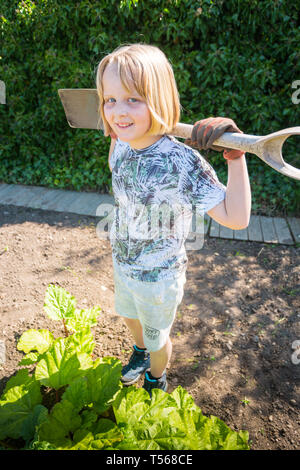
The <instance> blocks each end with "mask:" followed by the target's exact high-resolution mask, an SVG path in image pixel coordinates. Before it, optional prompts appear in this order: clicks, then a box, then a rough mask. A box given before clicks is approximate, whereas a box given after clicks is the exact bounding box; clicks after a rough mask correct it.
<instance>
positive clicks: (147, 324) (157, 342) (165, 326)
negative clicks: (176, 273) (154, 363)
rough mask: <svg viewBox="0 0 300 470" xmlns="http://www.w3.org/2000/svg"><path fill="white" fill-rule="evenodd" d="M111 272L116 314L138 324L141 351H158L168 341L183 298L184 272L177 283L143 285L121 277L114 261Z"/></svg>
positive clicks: (165, 282) (171, 281)
mask: <svg viewBox="0 0 300 470" xmlns="http://www.w3.org/2000/svg"><path fill="white" fill-rule="evenodd" d="M113 268H114V270H113V274H114V283H115V311H116V313H117V314H118V315H120V316H122V317H127V318H133V319H138V320H140V322H141V324H142V327H143V338H144V344H145V347H146V348H147V350H148V351H159V350H160V349H161V348H162V347H163V346H164V345H165V343H166V341H167V339H168V336H169V333H170V330H171V327H172V324H173V322H174V320H175V315H176V311H177V307H178V306H179V305H180V303H181V301H182V298H183V294H184V285H185V283H186V275H185V272H183V273H182V274H181V276H180V277H178V278H177V279H170V280H163V281H158V282H144V281H138V280H135V279H132V278H131V277H129V276H126V275H124V274H123V272H122V271H121V270H120V267H119V265H118V264H117V263H116V262H115V260H114V259H113Z"/></svg>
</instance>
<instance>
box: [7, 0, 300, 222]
mask: <svg viewBox="0 0 300 470" xmlns="http://www.w3.org/2000/svg"><path fill="white" fill-rule="evenodd" d="M299 6H300V3H299V0H298V1H297V2H289V1H288V0H277V1H274V0H264V1H262V0H260V1H259V0H227V1H225V0H215V1H213V0H200V1H196V0H157V1H156V0H144V1H141V0H131V1H130V0H123V1H117V0H100V1H95V0H83V1H75V0H74V1H72V2H70V1H69V0H67V1H66V0H38V1H35V2H34V1H31V0H24V1H21V2H18V1H13V0H2V2H1V10H0V26H1V28H0V34H1V44H2V46H1V50H0V56H1V57H0V79H1V80H3V81H4V82H5V83H6V87H7V92H6V96H7V105H6V106H4V105H1V106H0V136H1V144H0V181H2V182H6V183H23V184H35V185H44V186H48V187H56V188H68V189H75V190H93V191H99V192H105V191H110V190H111V174H110V171H109V168H108V165H107V154H108V148H109V141H108V139H106V138H104V137H103V136H102V135H101V134H100V133H98V132H96V131H89V130H80V129H78V130H75V129H71V128H69V127H68V125H67V122H66V119H65V115H64V111H63V108H62V105H61V103H60V100H59V97H58V94H57V90H58V89H59V88H85V87H87V88H95V72H96V67H97V64H98V62H99V61H100V60H101V58H102V57H103V56H104V55H105V54H107V53H108V52H110V51H111V50H113V49H114V48H115V47H117V46H118V45H119V44H121V43H125V42H145V43H151V44H155V45H157V46H159V47H161V48H162V50H163V51H164V52H165V53H166V55H167V56H168V57H169V59H170V61H171V63H172V65H173V67H174V72H175V76H176V80H177V83H178V88H179V92H180V97H181V104H182V106H183V112H182V117H181V121H182V122H189V123H192V122H194V121H195V120H198V119H202V118H204V117H208V116H222V115H223V116H227V117H230V118H232V119H234V120H235V121H236V122H237V124H238V126H239V127H240V128H241V129H242V130H243V131H244V132H245V133H248V134H256V135H265V134H268V133H270V132H274V131H277V130H280V129H283V128H286V127H291V126H296V125H297V124H298V125H300V119H299V111H300V104H298V105H297V104H293V102H292V94H293V92H294V91H295V90H294V89H292V83H293V82H294V81H296V80H300V66H299V62H300V61H299V59H300V53H299V44H300V27H299V26H300V20H299ZM204 155H205V156H206V157H207V158H208V159H209V160H210V161H211V163H212V164H213V166H214V167H215V169H216V171H217V173H218V175H219V177H220V179H221V180H222V181H223V182H224V183H225V184H226V180H227V178H226V165H224V162H223V160H222V157H221V154H220V153H216V152H210V153H204ZM284 155H285V158H286V160H287V161H288V162H289V163H291V164H293V165H296V166H300V165H299V160H300V158H299V155H300V145H299V140H297V138H292V139H290V140H289V142H288V143H287V144H285V154H284ZM248 166H249V174H250V179H251V186H252V194H253V206H252V207H253V213H255V212H256V213H261V214H268V215H272V214H279V213H280V214H282V215H286V214H295V215H297V214H298V215H299V212H300V188H299V186H300V185H299V181H296V180H292V179H290V178H287V177H285V176H283V175H281V174H279V173H277V172H275V171H274V170H272V169H270V168H269V167H268V166H267V165H265V164H264V163H262V162H261V161H260V160H259V159H258V158H257V157H255V156H253V155H250V154H248Z"/></svg>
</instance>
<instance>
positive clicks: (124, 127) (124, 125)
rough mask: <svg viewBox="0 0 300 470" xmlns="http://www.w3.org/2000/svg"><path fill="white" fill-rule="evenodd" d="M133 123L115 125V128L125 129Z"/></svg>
mask: <svg viewBox="0 0 300 470" xmlns="http://www.w3.org/2000/svg"><path fill="white" fill-rule="evenodd" d="M132 125H133V123H132V122H131V123H128V124H125V123H124V124H122V123H116V126H117V127H119V129H127V128H128V127H130V126H132Z"/></svg>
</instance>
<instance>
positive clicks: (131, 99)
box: [128, 98, 138, 103]
mask: <svg viewBox="0 0 300 470" xmlns="http://www.w3.org/2000/svg"><path fill="white" fill-rule="evenodd" d="M128 101H129V102H131V103H136V102H137V101H138V100H137V99H136V98H128Z"/></svg>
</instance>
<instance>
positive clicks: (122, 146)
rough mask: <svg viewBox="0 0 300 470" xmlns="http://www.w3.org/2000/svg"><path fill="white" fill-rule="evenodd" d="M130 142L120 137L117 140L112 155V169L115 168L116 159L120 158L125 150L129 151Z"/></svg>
mask: <svg viewBox="0 0 300 470" xmlns="http://www.w3.org/2000/svg"><path fill="white" fill-rule="evenodd" d="M128 148H129V144H127V142H122V141H121V140H120V139H119V138H118V139H117V140H116V143H115V146H114V150H113V152H112V154H111V156H110V166H111V169H112V170H113V169H114V166H115V164H116V161H117V160H118V158H119V157H120V156H121V155H123V154H124V152H126V151H128Z"/></svg>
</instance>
